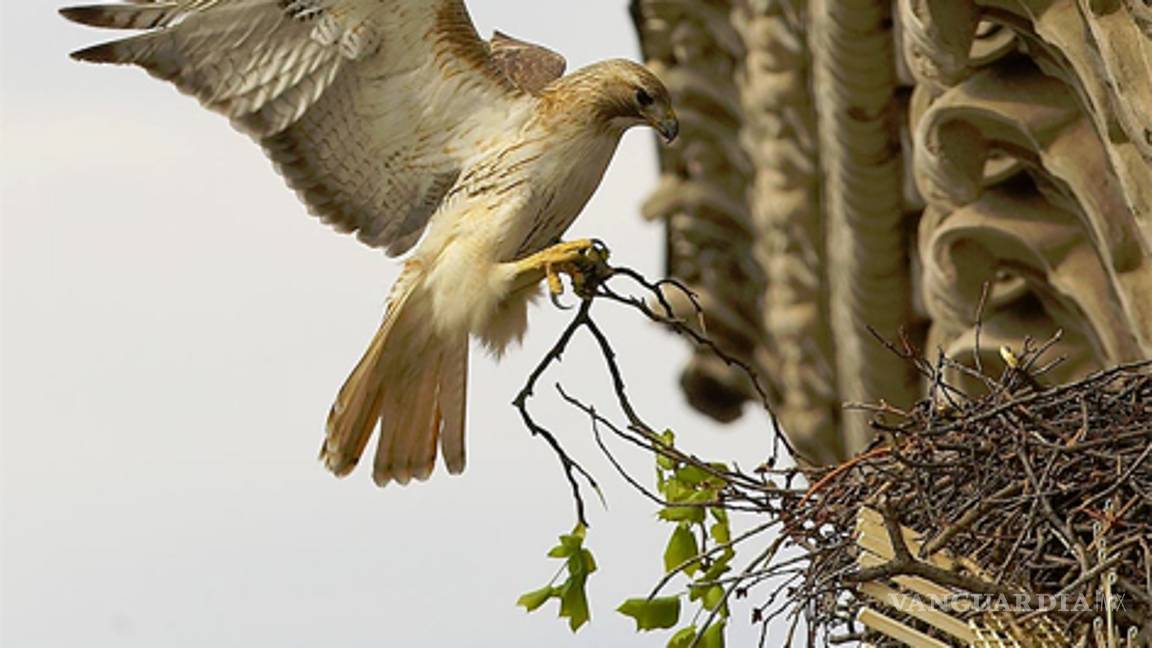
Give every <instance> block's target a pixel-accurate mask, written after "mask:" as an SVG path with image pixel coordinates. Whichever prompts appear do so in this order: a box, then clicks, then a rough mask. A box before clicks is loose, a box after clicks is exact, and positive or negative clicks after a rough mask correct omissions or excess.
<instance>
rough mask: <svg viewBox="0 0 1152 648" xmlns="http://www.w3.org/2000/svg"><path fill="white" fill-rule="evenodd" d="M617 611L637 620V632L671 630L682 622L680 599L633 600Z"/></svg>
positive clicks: (670, 597) (675, 597)
mask: <svg viewBox="0 0 1152 648" xmlns="http://www.w3.org/2000/svg"><path fill="white" fill-rule="evenodd" d="M616 610H617V611H618V612H620V613H621V614H623V615H625V616H630V617H632V618H633V619H635V620H636V629H637V630H655V629H662V628H671V627H672V626H674V625H676V623H677V622H678V621H679V620H680V598H679V597H677V596H667V597H660V598H654V599H642V598H633V599H628V600H627V601H624V603H622V604H621V605H620V607H618V608H616Z"/></svg>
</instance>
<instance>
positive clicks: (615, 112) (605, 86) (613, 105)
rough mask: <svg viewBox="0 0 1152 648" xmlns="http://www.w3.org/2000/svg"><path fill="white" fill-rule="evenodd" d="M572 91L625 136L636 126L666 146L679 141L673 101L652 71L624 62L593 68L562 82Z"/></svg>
mask: <svg viewBox="0 0 1152 648" xmlns="http://www.w3.org/2000/svg"><path fill="white" fill-rule="evenodd" d="M558 85H562V86H568V87H572V86H579V89H578V90H577V89H576V88H572V89H573V90H575V91H576V92H577V93H579V94H577V95H576V96H584V97H587V98H588V100H589V101H591V102H592V109H593V112H594V113H595V115H596V119H597V120H598V121H600V122H601V123H603V124H604V125H605V126H607V127H609V128H611V129H613V130H618V131H620V132H623V131H624V130H627V129H628V128H631V127H633V126H642V125H645V124H646V125H648V126H651V127H652V128H654V129H655V130H656V132H658V133H660V135H661V137H663V138H664V140H665V141H666V142H671V141H672V140H674V139H676V136H677V135H678V134H679V132H680V122H679V121H678V120H677V119H676V112H675V111H674V110H673V109H672V98H671V96H670V95H669V94H668V89H667V88H666V87H664V83H663V82H661V81H660V79H659V78H657V77H656V75H655V74H653V73H652V71H651V70H649V69H648V68H646V67H644V66H643V65H640V64H639V63H634V62H632V61H628V60H624V59H614V60H610V61H603V62H600V63H596V64H593V65H590V66H588V67H586V68H584V69H582V70H579V71H577V72H575V73H573V74H571V75H569V76H567V77H565V78H564V79H561V80H560V81H559V82H558Z"/></svg>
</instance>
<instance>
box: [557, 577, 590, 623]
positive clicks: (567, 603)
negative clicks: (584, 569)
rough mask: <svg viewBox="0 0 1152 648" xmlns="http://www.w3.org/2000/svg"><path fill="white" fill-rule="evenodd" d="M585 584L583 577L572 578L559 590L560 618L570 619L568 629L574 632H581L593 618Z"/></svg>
mask: <svg viewBox="0 0 1152 648" xmlns="http://www.w3.org/2000/svg"><path fill="white" fill-rule="evenodd" d="M585 582H586V581H585V579H584V578H583V577H572V578H569V579H568V581H567V582H566V583H564V584H563V585H561V586H560V587H559V588H558V589H559V595H560V618H567V619H568V627H569V628H571V629H572V632H576V631H577V630H579V629H580V626H582V625H584V624H585V623H588V620H589V619H590V618H591V616H590V615H589V613H588V594H587V593H586V592H585V591H584V584H585Z"/></svg>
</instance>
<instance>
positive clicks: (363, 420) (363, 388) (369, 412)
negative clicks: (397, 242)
mask: <svg viewBox="0 0 1152 648" xmlns="http://www.w3.org/2000/svg"><path fill="white" fill-rule="evenodd" d="M417 283H418V281H417V277H416V273H415V272H409V271H406V272H405V273H404V274H402V275H400V279H399V280H398V281H397V282H396V286H395V287H393V289H392V294H391V295H390V296H389V299H388V306H387V309H386V311H387V312H386V314H385V315H384V321H383V322H382V323H381V324H380V328H379V329H378V330H377V331H376V335H375V337H373V338H372V343H371V344H369V345H368V349H367V350H366V351H365V352H364V355H363V357H361V358H360V362H358V363H357V364H356V368H355V369H353V370H352V373H351V375H349V376H348V379H347V380H345V381H344V385H343V386H342V387H341V388H340V392H339V393H338V394H337V395H336V402H335V403H333V404H332V409H331V410H329V412H328V425H327V434H326V436H325V438H324V445H323V446H321V448H320V459H321V460H322V461H323V462H324V465H325V466H327V468H328V470H331V471H332V472H333V473H334V474H335V475H336V476H337V477H343V476H345V475H347V474H348V473H350V472H352V469H353V468H355V467H356V464H357V463H358V462H359V461H360V456H361V455H363V454H364V448H365V447H367V445H368V439H369V438H371V436H372V431H373V430H375V429H376V422H377V421H378V420H379V419H380V412H381V411H382V410H383V409H384V408H385V402H384V399H385V396H386V394H385V392H384V391H383V390H381V389H380V386H381V385H382V384H384V383H386V382H387V375H386V370H387V368H388V362H387V359H386V358H385V355H386V350H387V347H388V340H389V338H390V336H391V333H392V331H393V329H394V328H395V327H396V324H397V322H398V321H399V320H400V316H401V314H402V313H403V311H404V305H405V304H406V303H407V302H408V298H409V297H410V296H411V294H412V291H413V289H414V288H415V286H416V284H417ZM388 409H395V408H394V407H392V408H388Z"/></svg>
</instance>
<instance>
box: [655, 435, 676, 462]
mask: <svg viewBox="0 0 1152 648" xmlns="http://www.w3.org/2000/svg"><path fill="white" fill-rule="evenodd" d="M659 440H660V443H662V444H663V445H664V446H666V447H668V448H673V447H675V446H676V434H675V433H674V432H673V431H672V430H664V434H661V435H660V437H659ZM677 463H678V462H677V461H676V460H675V459H673V458H672V457H665V456H664V455H662V454H657V455H656V465H657V466H659V467H661V468H663V469H664V470H676V464H677Z"/></svg>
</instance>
